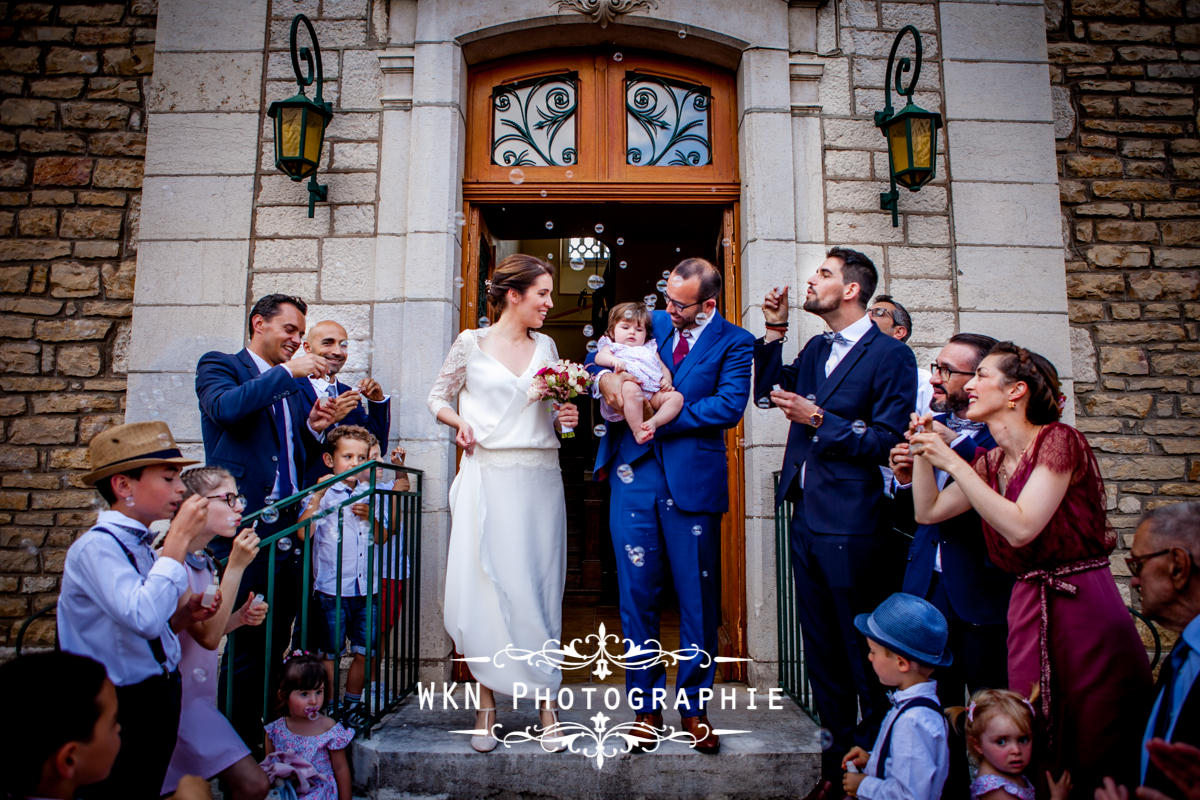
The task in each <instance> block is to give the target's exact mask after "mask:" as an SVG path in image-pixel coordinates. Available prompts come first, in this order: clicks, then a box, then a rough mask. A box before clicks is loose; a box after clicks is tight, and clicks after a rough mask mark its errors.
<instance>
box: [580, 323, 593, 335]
mask: <svg viewBox="0 0 1200 800" xmlns="http://www.w3.org/2000/svg"><path fill="white" fill-rule="evenodd" d="M593 333H595V328H593V327H592V326H591V325H584V326H583V335H584V336H591V335H592V334H593Z"/></svg>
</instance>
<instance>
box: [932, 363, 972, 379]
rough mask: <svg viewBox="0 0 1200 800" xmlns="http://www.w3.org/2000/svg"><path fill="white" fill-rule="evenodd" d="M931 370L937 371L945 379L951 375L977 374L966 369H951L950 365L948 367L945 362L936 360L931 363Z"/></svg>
mask: <svg viewBox="0 0 1200 800" xmlns="http://www.w3.org/2000/svg"><path fill="white" fill-rule="evenodd" d="M929 371H930V372H936V373H937V374H938V376H939V377H940V378H941V379H942V380H944V381H948V380H950V376H951V375H974V374H975V373H974V372H968V371H966V370H961V369H951V368H950V367H947V366H945V365H943V364H939V363H937V362H936V361H935V362H933V363H932V364H930V365H929Z"/></svg>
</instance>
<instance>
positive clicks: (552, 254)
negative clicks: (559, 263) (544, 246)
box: [546, 253, 554, 261]
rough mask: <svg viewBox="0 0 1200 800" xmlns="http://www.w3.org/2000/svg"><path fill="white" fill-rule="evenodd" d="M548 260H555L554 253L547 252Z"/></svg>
mask: <svg viewBox="0 0 1200 800" xmlns="http://www.w3.org/2000/svg"><path fill="white" fill-rule="evenodd" d="M546 260H547V261H553V260H554V253H546Z"/></svg>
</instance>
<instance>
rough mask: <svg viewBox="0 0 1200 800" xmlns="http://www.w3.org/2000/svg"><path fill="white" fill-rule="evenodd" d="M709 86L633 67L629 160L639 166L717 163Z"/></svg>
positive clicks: (628, 92) (628, 95) (628, 85)
mask: <svg viewBox="0 0 1200 800" xmlns="http://www.w3.org/2000/svg"><path fill="white" fill-rule="evenodd" d="M711 104H712V95H711V93H710V92H709V89H708V87H707V86H701V85H699V84H693V83H684V82H682V81H674V80H669V79H667V78H661V77H658V76H655V75H645V74H639V73H636V72H630V73H629V74H628V75H627V76H626V78H625V109H626V115H625V137H626V151H625V160H626V161H627V162H628V163H630V164H637V165H639V166H663V165H666V166H680V167H701V166H704V165H706V164H710V163H712V147H711V145H710V140H709V125H708V109H709V106H710V105H711Z"/></svg>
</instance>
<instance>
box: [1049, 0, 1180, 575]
mask: <svg viewBox="0 0 1200 800" xmlns="http://www.w3.org/2000/svg"><path fill="white" fill-rule="evenodd" d="M1197 10H1198V7H1197V4H1196V3H1195V2H1194V1H1193V2H1187V0H1165V1H1163V0H1123V2H1113V3H1100V2H1091V0H1067V2H1065V3H1047V4H1046V28H1047V32H1048V35H1047V39H1048V47H1049V55H1050V65H1051V69H1050V72H1051V83H1052V87H1053V91H1054V96H1055V103H1054V105H1055V116H1056V126H1055V129H1056V133H1057V145H1058V153H1059V157H1058V161H1059V163H1058V170H1059V176H1060V178H1061V183H1060V189H1061V199H1062V212H1063V236H1064V240H1065V244H1066V248H1067V259H1068V261H1067V273H1068V274H1067V293H1068V298H1069V301H1068V306H1069V311H1070V318H1071V326H1072V336H1071V341H1072V350H1073V351H1074V352H1073V360H1074V363H1075V375H1076V376H1077V379H1076V382H1075V387H1074V388H1075V395H1076V409H1077V415H1078V417H1077V421H1078V425H1079V427H1080V429H1081V430H1083V431H1084V432H1085V433H1087V434H1088V437H1089V439H1090V440H1091V442H1092V446H1093V447H1094V448H1095V449H1096V452H1097V455H1098V456H1099V459H1100V465H1101V470H1102V472H1103V473H1104V478H1105V481H1106V486H1107V488H1108V503H1109V515H1110V516H1109V519H1110V521H1111V522H1112V524H1113V526H1114V527H1115V528H1116V529H1117V530H1118V532H1119V533H1121V534H1123V536H1121V537H1120V538H1121V540H1122V544H1123V546H1127V545H1128V542H1129V534H1132V532H1133V527H1134V526H1135V525H1136V523H1137V520H1138V517H1139V516H1140V515H1141V514H1142V513H1143V512H1145V511H1147V510H1149V509H1152V508H1154V507H1155V506H1158V505H1162V504H1165V503H1171V502H1176V501H1178V500H1183V499H1196V498H1200V449H1198V448H1197V447H1196V443H1197V438H1196V437H1197V436H1200V403H1197V402H1196V397H1197V394H1198V393H1200V330H1198V324H1197V320H1200V204H1198V203H1197V198H1200V173H1198V172H1197V170H1196V168H1195V161H1196V154H1197V153H1200V138H1198V136H1197V130H1196V112H1197V97H1196V91H1197V80H1196V79H1197V78H1198V77H1200V42H1197V38H1196V36H1195V28H1196V26H1195V24H1194V21H1195V18H1196V14H1197ZM1114 563H1115V564H1116V565H1117V566H1116V568H1115V569H1116V571H1117V572H1118V574H1121V573H1123V571H1124V566H1123V565H1122V564H1121V563H1120V561H1119V559H1118V560H1116V561H1114Z"/></svg>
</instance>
